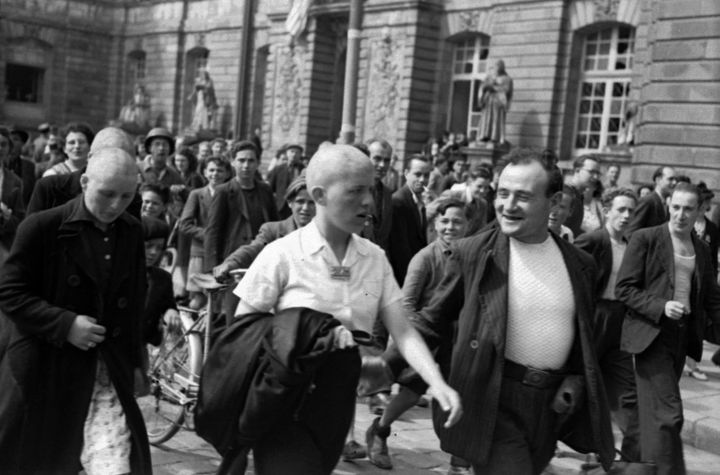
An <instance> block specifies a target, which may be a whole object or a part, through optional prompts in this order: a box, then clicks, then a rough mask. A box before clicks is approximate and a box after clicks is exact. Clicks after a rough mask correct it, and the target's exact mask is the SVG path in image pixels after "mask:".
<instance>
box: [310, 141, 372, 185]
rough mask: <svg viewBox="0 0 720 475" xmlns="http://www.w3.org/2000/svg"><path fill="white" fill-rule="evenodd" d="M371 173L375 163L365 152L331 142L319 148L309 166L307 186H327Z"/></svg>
mask: <svg viewBox="0 0 720 475" xmlns="http://www.w3.org/2000/svg"><path fill="white" fill-rule="evenodd" d="M365 173H369V174H370V176H371V177H372V176H373V165H372V162H371V161H370V158H368V157H367V156H366V155H365V154H364V153H362V152H361V151H360V150H358V149H357V148H355V147H353V146H352V145H335V144H329V145H325V146H324V147H322V148H320V149H318V151H317V152H315V155H313V156H312V158H311V159H310V163H309V164H308V167H307V172H306V177H307V187H308V190H312V189H313V188H314V187H317V186H321V187H323V188H327V187H328V186H330V185H332V184H333V183H335V182H338V181H345V180H346V179H347V178H348V177H350V176H354V175H358V174H365Z"/></svg>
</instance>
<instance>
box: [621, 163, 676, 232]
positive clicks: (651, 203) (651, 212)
mask: <svg viewBox="0 0 720 475" xmlns="http://www.w3.org/2000/svg"><path fill="white" fill-rule="evenodd" d="M653 182H655V189H654V190H653V192H652V193H648V194H647V196H645V197H643V198H642V199H641V200H640V202H639V203H638V206H637V209H636V210H635V215H634V216H633V219H632V220H631V221H630V224H629V225H628V227H627V231H626V233H627V235H628V236H631V235H632V233H634V232H635V231H637V230H638V229H643V228H649V227H652V226H657V225H658V224H663V223H667V220H668V211H667V204H666V203H665V200H667V198H668V196H670V194H671V193H672V190H673V187H674V186H675V183H677V179H676V178H675V169H674V168H672V167H659V168H658V169H657V170H655V173H653Z"/></svg>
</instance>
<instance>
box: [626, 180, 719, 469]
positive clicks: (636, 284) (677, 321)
mask: <svg viewBox="0 0 720 475" xmlns="http://www.w3.org/2000/svg"><path fill="white" fill-rule="evenodd" d="M699 202H700V195H699V192H698V190H697V188H696V187H695V186H693V185H691V184H689V183H678V184H677V186H676V187H675V189H674V190H673V193H672V197H671V200H670V210H669V211H670V221H669V222H668V223H667V224H661V225H658V226H655V227H652V228H646V229H641V230H639V231H636V232H635V233H634V234H633V235H632V237H631V239H630V243H629V244H628V248H627V252H626V253H625V258H624V259H623V263H622V266H621V267H620V271H619V274H618V280H617V285H616V288H615V292H616V295H617V297H618V299H619V300H621V301H623V302H624V303H625V304H626V305H627V306H628V307H629V309H630V311H629V312H628V313H627V316H626V318H625V321H624V323H623V330H622V342H621V348H622V349H623V350H625V351H627V352H629V353H632V354H633V355H635V376H636V381H637V390H638V401H639V406H640V446H641V451H642V457H643V460H645V461H649V462H655V464H656V465H657V473H658V474H659V475H669V474H673V475H678V474H680V475H682V474H684V473H685V462H684V458H683V445H682V440H681V438H680V432H681V430H682V425H683V408H682V401H681V398H680V388H679V385H678V381H679V379H680V376H681V375H682V369H683V366H684V364H685V356H690V357H691V358H693V359H695V360H696V361H699V360H700V357H701V355H702V342H703V338H704V333H705V329H706V323H707V322H706V318H709V319H711V321H712V323H713V324H715V325H720V288H719V287H718V286H717V284H716V283H715V276H714V275H713V270H712V266H711V264H710V255H709V254H710V252H709V249H708V247H707V245H706V244H705V243H703V242H702V241H700V240H699V239H698V238H697V236H696V235H695V233H694V232H693V227H694V223H695V220H696V218H697V214H698V208H699Z"/></svg>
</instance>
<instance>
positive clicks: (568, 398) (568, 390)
mask: <svg viewBox="0 0 720 475" xmlns="http://www.w3.org/2000/svg"><path fill="white" fill-rule="evenodd" d="M584 399H585V381H584V379H583V377H582V376H577V375H576V376H567V377H566V378H565V379H564V380H563V382H562V383H561V384H560V387H559V388H558V390H557V393H555V399H553V402H552V409H553V411H555V412H556V413H558V414H574V413H575V411H577V410H578V408H579V407H580V406H581V405H582V404H583V401H584Z"/></svg>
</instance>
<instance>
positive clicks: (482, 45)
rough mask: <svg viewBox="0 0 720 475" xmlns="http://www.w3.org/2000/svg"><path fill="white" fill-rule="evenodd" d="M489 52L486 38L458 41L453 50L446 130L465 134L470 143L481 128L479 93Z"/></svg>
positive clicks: (480, 36)
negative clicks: (450, 91)
mask: <svg viewBox="0 0 720 475" xmlns="http://www.w3.org/2000/svg"><path fill="white" fill-rule="evenodd" d="M489 51H490V38H489V37H488V36H485V35H477V36H473V37H471V38H464V39H462V40H459V41H457V42H455V46H454V48H453V62H452V73H453V76H452V93H451V95H450V97H451V99H450V110H449V113H448V117H449V121H448V122H449V123H448V129H449V130H450V131H451V132H462V133H464V134H466V136H467V137H468V139H469V140H470V141H473V140H474V139H475V137H476V136H477V129H478V127H479V125H480V115H481V114H482V113H481V111H480V108H479V104H478V91H480V85H481V84H482V81H483V80H484V79H485V72H486V71H487V58H488V54H489Z"/></svg>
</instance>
